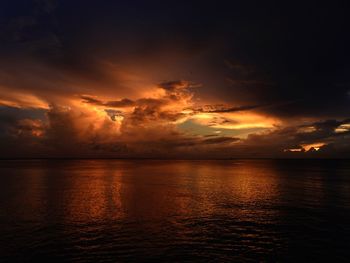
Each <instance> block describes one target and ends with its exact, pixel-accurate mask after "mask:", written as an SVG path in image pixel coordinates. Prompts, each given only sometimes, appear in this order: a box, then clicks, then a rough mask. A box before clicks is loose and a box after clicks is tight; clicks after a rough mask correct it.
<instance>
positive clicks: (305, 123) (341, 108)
mask: <svg viewBox="0 0 350 263" xmlns="http://www.w3.org/2000/svg"><path fill="white" fill-rule="evenodd" d="M345 5H349V4H347V3H346V1H329V2H328V3H327V4H321V3H316V4H311V3H305V2H304V3H302V4H298V3H297V2H292V3H291V4H289V5H288V4H286V3H284V2H283V1H280V2H277V1H276V2H275V3H271V2H270V3H267V2H266V1H201V2H199V1H198V2H194V1H78V0H76V1H71V0H69V1H68V0H62V1H58V0H57V1H53V0H35V1H34V0H33V1H29V0H26V1H19V0H4V1H2V2H1V7H0V157H1V158H13V157H16V158H22V157H23V158H32V157H33V158H41V157H49V158H51V157H67V158H70V157H78V158H79V157H82V158H86V157H88V158H95V157H98V158H104V157H108V158H238V157H253V158H255V157H279V158H284V157H285V158H308V157H325V158H339V157H344V158H345V157H350V140H349V139H350V48H349V47H350V34H349V26H348V25H349V24H350V21H349V20H350V17H349V14H348V13H346V10H347V8H346V6H345Z"/></svg>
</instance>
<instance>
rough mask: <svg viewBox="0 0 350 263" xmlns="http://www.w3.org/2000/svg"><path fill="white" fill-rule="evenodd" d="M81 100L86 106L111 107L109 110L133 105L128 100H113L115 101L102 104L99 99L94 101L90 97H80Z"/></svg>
mask: <svg viewBox="0 0 350 263" xmlns="http://www.w3.org/2000/svg"><path fill="white" fill-rule="evenodd" d="M81 98H82V99H83V102H85V103H88V104H93V105H97V106H105V107H111V108H124V107H131V106H134V105H135V102H134V101H132V100H130V99H126V98H124V99H121V100H115V101H106V102H103V101H101V100H99V99H96V98H94V97H91V96H81Z"/></svg>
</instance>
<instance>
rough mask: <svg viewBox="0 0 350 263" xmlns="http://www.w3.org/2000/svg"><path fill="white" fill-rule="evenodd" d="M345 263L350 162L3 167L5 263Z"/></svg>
mask: <svg viewBox="0 0 350 263" xmlns="http://www.w3.org/2000/svg"><path fill="white" fill-rule="evenodd" d="M41 259H45V260H47V262H53V261H57V262H71V261H73V262H130V261H132V262H142V261H154V262H155V261H157V260H162V261H167V262H168V261H170V262H183V261H187V262H203V261H206V262H207V261H215V262H242V261H244V262H245V261H252V262H257V261H263V262H264V261H268V262H270V261H272V262H274V261H277V262H320V261H328V262H340V261H344V262H349V260H350V161H347V160H323V161H321V160H229V161H227V160H226V161H149V160H147V161H120V160H69V161H57V160H55V161H40V160H31V161H0V261H1V262H7V261H9V262H13V261H20V262H21V261H22V262H26V261H39V260H41Z"/></svg>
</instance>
